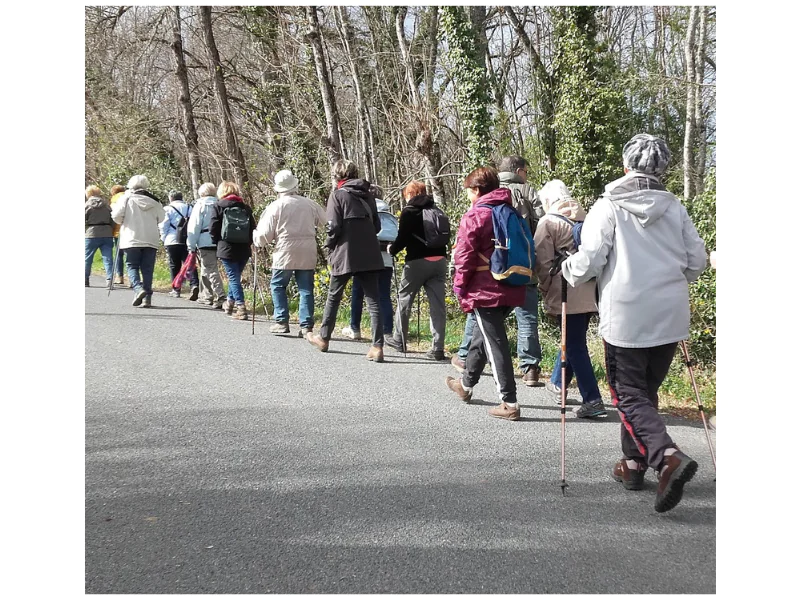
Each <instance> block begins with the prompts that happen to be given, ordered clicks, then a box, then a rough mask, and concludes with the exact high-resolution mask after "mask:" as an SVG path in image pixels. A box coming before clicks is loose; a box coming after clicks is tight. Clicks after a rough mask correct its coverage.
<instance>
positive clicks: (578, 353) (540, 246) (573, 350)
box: [533, 179, 606, 418]
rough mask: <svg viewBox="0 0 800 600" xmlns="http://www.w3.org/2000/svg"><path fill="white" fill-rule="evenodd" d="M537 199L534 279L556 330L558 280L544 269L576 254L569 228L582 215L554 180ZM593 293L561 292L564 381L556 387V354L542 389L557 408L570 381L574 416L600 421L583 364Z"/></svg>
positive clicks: (585, 288) (589, 285) (592, 382)
mask: <svg viewBox="0 0 800 600" xmlns="http://www.w3.org/2000/svg"><path fill="white" fill-rule="evenodd" d="M539 198H541V200H542V206H543V208H544V210H545V211H546V212H545V215H544V217H542V218H541V219H539V225H538V227H537V228H536V234H535V235H534V236H533V239H534V242H535V244H536V273H537V275H538V276H539V289H540V290H541V292H542V300H543V303H544V312H545V313H546V314H548V315H550V316H552V317H553V318H555V319H556V320H557V321H558V326H559V329H560V328H561V319H560V315H561V283H562V282H561V274H560V273H559V274H558V275H556V276H555V277H553V276H551V275H550V267H552V266H553V261H554V260H555V259H556V257H557V256H559V255H564V254H575V252H577V251H578V244H577V243H576V241H575V236H574V235H573V233H574V231H575V224H576V223H580V222H583V220H584V218H586V211H585V210H583V207H581V205H580V204H578V203H577V202H576V201H575V200H573V199H572V196H571V195H570V193H569V190H568V189H567V186H566V185H564V182H563V181H561V180H559V179H554V180H552V181H548V182H547V183H546V184H545V185H544V187H543V188H542V189H541V191H540V192H539ZM595 290H596V285H595V282H594V280H591V281H587V282H585V283H582V284H581V285H579V286H577V287H572V286H567V348H566V350H567V381H561V353H558V354H557V355H556V361H555V366H553V374H552V375H551V377H550V381H548V382H547V384H546V385H545V387H546V389H547V391H549V392H551V393H552V394H555V395H556V397H557V398H558V404H559V406H560V405H561V386H562V385H565V386H569V382H570V379H572V376H573V375H574V376H575V379H576V380H577V382H578V390H579V391H580V393H581V398H582V399H583V403H582V404H581V405H580V406H579V407H577V408H576V409H575V411H574V412H575V414H576V415H577V416H578V417H580V418H592V417H602V416H605V415H606V410H605V407H604V406H603V398H602V396H601V395H600V388H598V387H597V378H596V377H595V374H594V369H593V368H592V361H591V358H589V347H588V346H587V345H586V333H587V332H588V330H589V320H590V319H591V317H592V315H593V314H594V313H596V312H597V304H596V303H595Z"/></svg>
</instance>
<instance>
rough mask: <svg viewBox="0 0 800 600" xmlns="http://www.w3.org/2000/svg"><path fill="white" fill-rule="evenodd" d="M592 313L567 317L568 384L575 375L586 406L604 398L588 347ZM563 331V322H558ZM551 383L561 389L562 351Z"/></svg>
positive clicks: (557, 356)
mask: <svg viewBox="0 0 800 600" xmlns="http://www.w3.org/2000/svg"><path fill="white" fill-rule="evenodd" d="M591 316H592V315H591V313H581V314H578V315H567V382H566V385H569V382H570V381H572V376H573V374H574V375H575V379H577V380H578V390H580V393H581V398H583V402H584V404H586V403H589V402H599V401H601V400H602V399H603V398H602V396H601V395H600V389H599V388H598V387H597V378H596V377H595V376H594V369H592V361H591V359H590V358H589V347H588V346H587V345H586V332H587V331H588V330H589V318H590V317H591ZM558 327H559V329H561V320H560V319H559V321H558ZM550 381H551V382H552V383H553V385H555V386H556V387H558V388H561V351H560V350H559V352H558V354H557V355H556V362H555V365H554V366H553V374H552V375H551V376H550Z"/></svg>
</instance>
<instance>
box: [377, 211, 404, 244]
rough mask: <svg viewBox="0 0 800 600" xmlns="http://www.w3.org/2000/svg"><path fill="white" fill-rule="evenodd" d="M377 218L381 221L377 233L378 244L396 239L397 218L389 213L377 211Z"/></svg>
mask: <svg viewBox="0 0 800 600" xmlns="http://www.w3.org/2000/svg"><path fill="white" fill-rule="evenodd" d="M378 218H379V219H380V220H381V230H380V231H379V232H378V241H379V242H393V241H395V240H396V239H397V232H398V230H399V227H398V223H397V217H395V216H394V215H393V214H392V213H390V212H385V211H381V210H379V211H378Z"/></svg>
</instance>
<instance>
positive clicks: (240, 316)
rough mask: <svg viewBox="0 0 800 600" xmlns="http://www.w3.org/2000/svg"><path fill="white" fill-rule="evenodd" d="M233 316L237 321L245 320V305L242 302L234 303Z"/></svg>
mask: <svg viewBox="0 0 800 600" xmlns="http://www.w3.org/2000/svg"><path fill="white" fill-rule="evenodd" d="M233 318H234V319H236V320H237V321H247V307H246V306H245V305H244V304H237V305H236V314H235V315H233Z"/></svg>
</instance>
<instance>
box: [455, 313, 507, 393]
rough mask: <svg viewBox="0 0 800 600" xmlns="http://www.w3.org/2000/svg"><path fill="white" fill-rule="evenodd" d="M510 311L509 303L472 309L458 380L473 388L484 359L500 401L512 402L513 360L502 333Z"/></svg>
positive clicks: (481, 371) (479, 375) (504, 330)
mask: <svg viewBox="0 0 800 600" xmlns="http://www.w3.org/2000/svg"><path fill="white" fill-rule="evenodd" d="M511 311H512V308H511V307H510V306H498V307H494V308H476V309H475V310H474V311H473V314H474V315H475V329H474V330H473V331H472V343H471V344H470V347H469V352H468V353H467V360H466V361H465V363H466V369H465V370H464V374H463V375H462V376H461V382H462V384H463V385H464V386H465V387H470V388H471V387H475V384H477V383H478V380H479V379H480V377H481V373H483V368H484V367H485V366H486V361H487V360H488V361H489V364H491V365H492V377H494V382H495V384H496V385H497V392H498V393H499V394H500V400H501V401H502V402H508V403H511V404H514V403H515V402H516V401H517V382H516V381H514V363H513V362H512V361H511V350H509V348H508V335H507V334H506V317H507V316H508V315H510V314H511Z"/></svg>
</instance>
